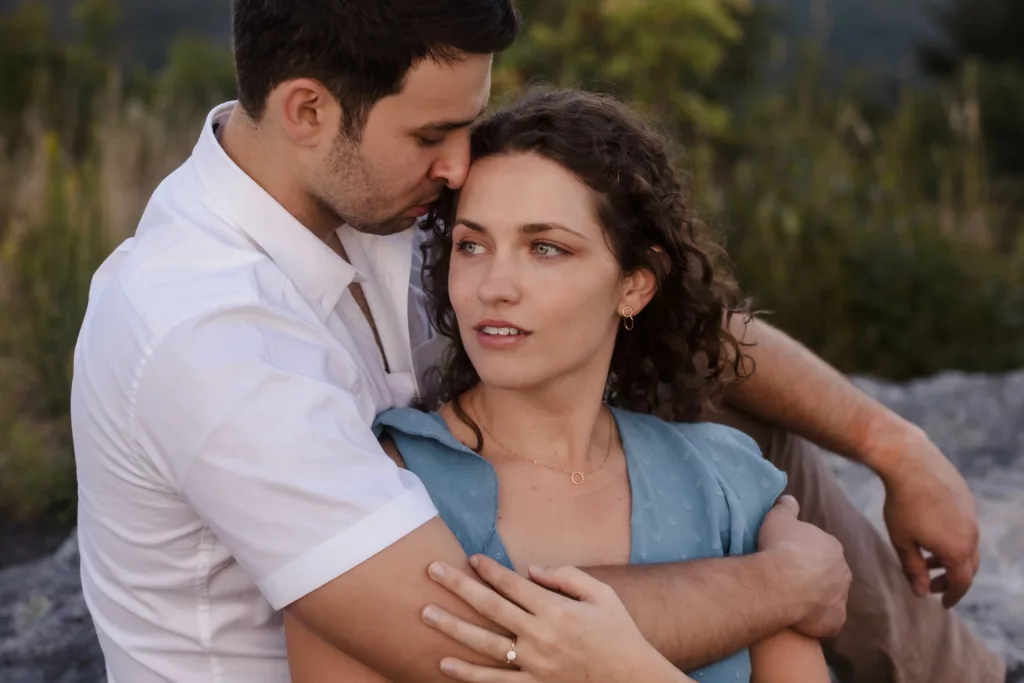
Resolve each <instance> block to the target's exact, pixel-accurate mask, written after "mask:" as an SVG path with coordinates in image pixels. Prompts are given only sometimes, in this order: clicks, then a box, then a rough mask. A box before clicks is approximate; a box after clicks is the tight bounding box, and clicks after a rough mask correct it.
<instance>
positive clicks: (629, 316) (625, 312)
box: [622, 306, 633, 330]
mask: <svg viewBox="0 0 1024 683" xmlns="http://www.w3.org/2000/svg"><path fill="white" fill-rule="evenodd" d="M622 317H623V318H624V319H625V320H623V323H622V324H623V327H625V328H626V330H631V329H633V309H632V308H630V307H629V306H626V307H624V308H623V309H622Z"/></svg>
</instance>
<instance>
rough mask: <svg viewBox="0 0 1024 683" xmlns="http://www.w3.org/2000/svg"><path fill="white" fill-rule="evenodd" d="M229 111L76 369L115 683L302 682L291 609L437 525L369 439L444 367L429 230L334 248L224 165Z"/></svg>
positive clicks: (88, 328) (92, 587)
mask: <svg viewBox="0 0 1024 683" xmlns="http://www.w3.org/2000/svg"><path fill="white" fill-rule="evenodd" d="M233 106H234V103H227V104H225V105H222V106H220V107H218V108H216V109H214V110H213V111H212V112H211V113H210V116H209V118H208V119H207V121H206V124H205V126H204V128H203V131H202V134H201V136H200V139H199V141H198V143H197V145H196V147H195V149H194V151H193V154H192V156H191V157H190V158H189V159H188V160H187V161H186V162H185V163H184V164H183V165H182V166H181V167H180V168H179V169H177V170H176V171H175V172H174V173H173V174H171V175H170V176H169V177H168V178H167V179H166V180H165V181H164V182H163V183H162V184H161V185H160V187H159V188H158V189H157V190H156V192H155V193H154V194H153V197H152V199H151V201H150V203H149V205H148V206H147V208H146V211H145V214H144V215H143V217H142V220H141V222H140V224H139V228H138V231H137V233H136V235H135V236H134V237H133V238H131V239H129V240H127V241H126V242H125V243H123V244H122V245H121V246H120V247H119V248H118V249H117V250H116V251H115V252H114V253H113V254H112V255H111V256H110V257H109V258H108V259H107V260H106V261H105V262H104V264H103V265H102V266H101V267H100V269H99V270H98V272H97V273H96V275H95V277H94V279H93V283H92V286H91V290H90V293H89V306H88V311H87V313H86V316H85V321H84V323H83V326H82V330H81V334H80V336H79V340H78V344H77V347H76V350H75V370H74V381H73V386H72V394H71V420H72V427H73V434H74V446H75V457H76V461H77V468H78V482H79V508H78V535H79V543H80V548H81V558H82V569H81V573H82V585H83V589H84V593H85V599H86V602H87V604H88V607H89V610H90V612H91V614H92V617H93V620H94V622H95V625H96V630H97V633H98V635H99V640H100V644H101V645H102V648H103V652H104V655H105V657H106V662H107V669H108V677H109V680H110V683H150V682H156V681H176V682H178V681H180V682H182V683H206V682H210V683H213V682H221V681H224V682H234V681H245V682H246V683H264V682H266V683H271V682H273V683H281V682H284V681H287V680H288V678H289V676H288V667H287V661H286V657H285V648H284V635H283V629H282V622H281V613H280V610H281V609H282V608H283V607H284V606H286V605H288V604H289V603H291V602H293V601H295V600H296V599H298V598H300V597H302V596H303V595H306V594H307V593H309V592H311V591H313V590H315V589H317V588H319V587H320V586H322V585H324V584H325V583H327V582H329V581H330V580H332V579H334V578H335V577H337V576H339V575H341V574H342V573H344V572H345V571H347V570H349V569H351V568H352V567H354V566H355V565H357V564H359V563H361V562H363V561H364V560H366V559H367V558H369V557H371V556H372V555H374V554H375V553H377V552H379V551H380V550H382V549H383V548H385V547H387V546H388V545H390V544H392V543H393V542H395V541H396V540H398V539H399V538H401V537H402V536H404V535H406V534H408V533H410V532H411V531H413V530H414V529H416V528H417V527H419V526H420V525H422V524H423V523H425V522H426V521H428V520H430V519H431V518H433V517H434V516H435V515H436V514H437V513H436V510H435V508H434V506H433V504H432V503H431V500H430V497H429V496H428V495H427V493H426V491H425V489H424V488H423V486H422V484H421V483H420V481H419V480H418V479H417V478H416V477H415V476H413V475H412V474H410V473H409V472H407V471H404V470H400V469H398V468H397V467H396V466H395V465H394V464H393V463H392V462H391V460H390V459H389V458H388V457H387V456H386V455H384V453H383V452H382V451H381V450H380V448H379V446H378V444H377V441H376V439H375V438H374V437H373V434H372V433H371V430H370V426H371V424H372V421H373V419H374V416H375V415H376V414H377V413H379V412H380V411H382V410H385V409H388V408H391V407H394V406H398V405H405V404H408V403H409V402H410V401H411V400H413V399H415V398H416V397H417V396H419V395H421V394H422V392H423V391H424V390H425V389H424V383H423V381H422V380H423V377H424V372H425V371H426V370H427V369H428V366H429V365H430V364H431V363H433V362H434V361H435V360H436V357H437V350H438V349H437V346H438V343H439V341H438V339H436V338H434V337H433V336H432V334H431V332H430V326H429V324H427V321H426V320H425V318H424V315H425V314H424V312H423V306H422V302H421V301H420V298H421V297H422V292H421V291H420V290H419V288H418V284H419V279H418V278H419V274H418V272H416V271H418V263H419V260H418V251H419V250H418V249H417V248H416V247H415V245H414V240H415V232H416V231H413V230H410V231H407V232H405V233H402V234H398V235H392V236H388V237H375V236H370V235H362V234H359V233H356V232H355V231H352V230H349V229H340V230H339V236H340V237H341V239H342V242H343V244H344V246H345V249H346V251H347V253H348V255H349V258H350V261H351V263H346V262H344V261H343V260H341V259H340V258H338V257H337V256H336V255H335V254H334V252H332V251H331V250H330V249H329V248H328V247H327V246H326V245H324V244H323V243H322V242H321V241H320V240H318V239H317V238H316V237H315V236H314V235H313V234H312V233H310V232H309V231H308V230H307V229H306V228H304V227H303V226H302V225H301V224H299V223H298V222H297V221H296V220H295V219H294V218H293V217H292V216H291V215H290V214H289V213H288V212H287V211H285V209H284V208H283V207H281V206H280V205H279V204H278V203H277V202H276V201H275V200H274V199H272V198H271V197H270V196H269V195H268V194H267V193H266V192H264V191H263V189H262V188H260V187H259V186H258V185H257V184H256V183H255V182H254V181H253V180H252V179H251V178H249V177H248V176H247V175H246V174H245V173H243V172H242V171H241V169H239V168H238V167H237V166H236V165H235V164H234V163H233V162H232V161H231V159H230V158H229V157H228V156H227V154H226V153H225V152H224V150H223V149H222V148H221V146H220V144H219V142H218V140H217V136H216V134H215V127H216V126H217V125H219V123H221V122H223V121H225V120H226V118H227V116H228V115H229V114H230V112H231V109H232V107H233ZM352 282H358V283H360V284H361V286H362V288H363V291H364V292H365V295H366V299H367V301H368V303H369V306H370V308H371V311H372V314H373V317H374V321H375V323H376V325H377V329H378V333H379V335H380V337H381V344H382V346H383V348H384V353H385V354H386V357H387V370H386V369H385V364H384V361H383V359H382V358H381V354H380V350H379V348H378V346H377V344H376V342H375V340H374V337H373V333H372V330H371V329H370V327H369V325H368V323H367V322H366V319H365V318H364V316H363V315H362V313H361V311H360V310H359V307H358V305H357V304H356V302H355V300H354V299H353V298H352V296H351V294H350V292H349V290H348V286H349V285H350V284H351V283H352Z"/></svg>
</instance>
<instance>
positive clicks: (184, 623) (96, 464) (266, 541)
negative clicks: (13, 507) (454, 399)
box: [72, 0, 1002, 683]
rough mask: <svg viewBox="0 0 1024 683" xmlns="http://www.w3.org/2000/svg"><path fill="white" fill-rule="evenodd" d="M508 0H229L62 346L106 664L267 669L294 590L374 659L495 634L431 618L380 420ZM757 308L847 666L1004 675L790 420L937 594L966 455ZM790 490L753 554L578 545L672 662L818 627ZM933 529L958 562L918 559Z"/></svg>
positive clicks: (898, 672) (124, 668)
mask: <svg viewBox="0 0 1024 683" xmlns="http://www.w3.org/2000/svg"><path fill="white" fill-rule="evenodd" d="M517 28H518V19H517V17H516V15H515V12H514V10H513V7H512V5H511V1H510V0H432V1H430V2H417V3H409V2H403V1H402V0H346V1H344V2H343V1H342V0H306V1H305V2H301V3H295V2H288V1H285V0H235V2H234V42H235V56H236V66H237V71H238V86H239V102H238V103H237V104H228V105H224V106H221V107H218V108H217V109H215V110H214V111H213V112H212V113H211V115H210V117H209V118H208V120H207V122H206V125H205V126H204V128H203V131H202V133H201V136H200V139H199V141H198V143H197V145H196V147H195V150H194V153H193V155H192V157H191V158H190V159H189V160H188V161H187V162H186V163H185V164H184V165H183V166H182V167H181V168H179V169H178V170H177V171H175V172H174V173H173V174H171V176H169V177H168V178H167V179H166V180H165V182H164V183H163V184H162V185H161V186H160V187H159V188H158V189H157V191H156V192H155V193H154V195H153V197H152V200H151V202H150V204H149V206H148V207H147V209H146V212H145V214H144V216H143V218H142V221H141V223H140V225H139V229H138V232H137V234H136V236H135V237H134V238H133V239H130V240H128V241H127V242H126V243H124V244H123V245H122V246H121V247H119V248H118V250H116V252H115V253H114V254H113V255H112V256H111V257H110V258H109V259H108V260H107V261H106V262H105V263H104V264H103V266H102V267H101V268H100V270H99V271H98V273H97V275H96V277H95V279H94V283H93V287H92V291H91V292H90V302H89V308H88V312H87V315H86V318H85V321H84V323H83V326H82V331H81V334H80V338H79V343H78V346H77V348H76V356H75V375H74V384H73V388H72V426H73V430H74V438H75V451H76V457H77V464H78V473H79V490H80V505H79V537H80V544H81V551H82V580H83V589H84V592H85V597H86V600H87V602H88V605H89V608H90V611H91V613H92V616H93V619H94V622H95V624H96V627H97V632H98V635H99V639H100V643H101V645H102V647H103V650H104V654H105V656H106V659H107V666H108V677H109V680H110V681H111V683H149V682H150V681H165V680H172V681H188V682H190V683H191V682H200V681H243V680H244V681H251V682H254V683H261V682H268V683H269V682H278V681H286V680H287V679H288V666H287V662H286V659H285V652H284V644H283V635H282V627H281V623H282V614H281V612H282V611H284V612H287V613H288V614H289V615H290V616H291V617H294V618H295V619H296V620H297V621H298V622H301V623H302V624H303V625H304V626H305V627H308V628H309V629H311V630H312V631H313V632H315V633H316V634H318V635H319V636H320V637H321V638H323V639H324V640H325V641H327V642H328V643H329V644H331V645H333V646H335V647H337V648H340V649H342V650H344V651H345V652H347V653H349V654H350V655H352V656H354V657H356V658H357V659H359V660H361V661H362V662H363V663H365V664H367V665H368V666H370V667H372V668H374V669H376V670H377V671H380V672H381V673H382V674H384V675H385V676H386V677H388V678H390V679H392V680H396V681H432V680H444V679H443V678H442V676H441V673H440V671H439V670H438V667H437V663H438V661H439V660H440V659H441V658H442V657H443V656H446V655H454V656H458V657H460V658H463V659H466V660H469V661H476V662H481V663H486V662H482V661H481V658H480V657H479V656H477V655H474V654H473V653H472V652H470V651H469V650H467V649H465V648H461V647H460V646H457V645H455V644H453V643H451V642H449V641H447V640H445V639H444V637H443V636H441V635H440V634H438V633H437V632H436V631H433V630H431V629H429V628H428V627H426V626H424V625H423V624H422V623H421V622H420V620H419V614H420V609H421V608H422V607H423V606H424V605H426V604H427V603H432V604H436V605H440V606H442V607H444V608H445V609H448V610H449V611H451V612H453V613H455V614H458V615H461V616H463V617H465V618H467V619H472V620H474V621H475V622H476V623H479V624H483V625H486V622H485V621H484V620H483V619H482V618H481V617H479V615H474V614H472V613H471V611H470V610H469V609H468V608H467V607H466V606H465V605H464V604H462V603H460V602H459V601H458V600H457V599H455V598H454V597H453V596H452V595H450V594H448V593H446V592H444V591H443V590H442V589H440V588H439V587H438V586H437V585H436V584H435V583H433V582H432V581H431V580H430V579H429V578H428V576H427V567H428V566H429V565H431V564H432V563H434V562H445V563H447V564H449V565H452V566H454V567H457V568H461V569H462V570H464V571H466V572H470V571H471V570H470V569H469V565H468V564H467V562H466V558H465V556H464V554H463V553H462V550H461V548H460V546H459V544H458V543H457V541H456V540H455V538H454V537H453V535H452V534H451V532H450V531H449V530H448V529H447V528H446V527H445V526H444V524H443V523H442V522H441V521H440V520H439V518H437V516H436V511H435V510H434V508H433V505H432V504H431V501H430V499H429V497H428V496H427V494H426V493H425V491H424V489H423V487H422V485H421V484H420V483H419V482H418V480H416V479H415V477H414V476H413V475H411V474H410V473H408V472H406V471H403V470H399V469H397V468H396V467H394V466H393V465H392V464H391V461H390V460H389V459H388V458H387V457H386V456H385V455H384V454H383V452H382V451H381V450H380V448H379V446H378V444H377V442H376V440H375V439H374V438H373V435H372V433H371V431H370V424H371V423H372V420H373V417H374V415H375V414H376V413H378V412H380V411H382V410H384V409H387V408H389V407H392V406H395V405H400V404H404V403H407V402H409V401H411V400H413V399H414V398H416V397H417V396H421V395H422V394H423V392H424V391H425V389H424V385H423V382H422V377H423V370H424V369H426V368H427V367H428V366H429V365H430V364H432V363H433V362H435V361H436V358H437V352H438V344H439V341H438V340H437V339H436V338H434V337H433V336H432V333H431V332H430V329H429V326H428V325H427V323H426V317H425V315H424V312H423V310H422V293H421V292H420V291H419V289H418V288H417V286H416V283H417V282H418V277H419V274H418V264H417V263H414V262H415V261H416V259H417V258H418V256H417V253H418V252H417V250H416V249H415V248H414V244H413V238H414V231H410V230H407V228H410V227H411V226H412V225H413V223H414V221H415V219H416V218H417V217H418V216H420V215H422V214H423V213H424V212H425V210H426V209H427V207H428V206H429V205H430V203H431V202H432V201H433V200H434V198H435V197H436V196H437V194H438V192H439V191H440V190H441V189H442V188H443V187H444V186H448V187H452V188H457V187H459V186H460V185H461V184H462V182H463V181H464V179H465V177H466V173H467V167H468V163H469V150H468V134H469V133H468V126H469V125H470V124H471V123H472V121H473V120H474V119H475V118H477V117H478V116H479V115H480V114H481V113H482V112H483V110H484V108H485V107H486V105H487V101H488V97H489V91H490V66H491V55H492V54H493V53H495V52H498V51H500V50H502V49H504V48H505V47H507V46H508V45H509V44H510V43H511V42H512V40H513V39H514V36H515V33H516V31H517ZM339 226H340V227H339ZM414 271H415V272H414ZM745 336H746V337H747V339H748V341H756V342H757V346H756V347H754V348H752V349H751V355H752V356H753V357H754V358H755V360H756V361H757V372H756V374H755V376H754V378H753V379H752V380H751V381H749V382H747V383H746V384H744V385H743V386H741V387H739V388H737V389H736V390H735V393H734V395H732V396H730V397H729V398H730V401H731V403H732V404H733V405H734V406H736V407H737V408H740V409H744V410H746V411H747V413H749V414H754V415H757V416H759V417H760V418H761V419H763V420H765V421H767V422H768V423H770V424H773V425H777V426H775V427H772V428H768V427H763V426H759V425H758V424H756V423H755V422H754V421H753V418H748V417H745V414H743V413H739V412H736V413H731V414H730V415H729V416H727V417H726V418H721V419H733V420H747V421H749V422H750V424H749V425H748V427H747V428H748V429H749V430H750V431H751V433H753V434H755V436H758V437H760V440H761V442H762V445H763V446H764V447H765V452H766V454H767V455H768V457H770V458H772V459H773V461H774V462H776V464H778V465H780V466H781V467H783V468H784V469H786V471H787V472H788V473H789V475H790V477H791V481H792V490H793V492H794V493H795V494H796V495H797V497H798V498H800V499H801V503H802V504H803V514H804V515H805V517H807V518H808V519H809V520H810V521H812V522H813V523H814V524H816V525H818V526H820V527H821V528H823V529H825V530H826V531H828V532H829V533H832V534H835V535H836V536H837V537H838V538H839V539H840V540H841V541H842V542H843V543H844V544H845V545H846V548H847V554H848V559H849V560H850V562H851V564H852V567H853V574H854V582H853V586H852V594H851V596H852V599H851V601H850V619H849V623H848V624H847V626H846V627H845V628H844V629H843V630H842V632H841V634H840V635H839V637H838V638H836V639H834V640H833V641H831V642H830V643H829V646H830V647H829V652H830V655H831V656H832V660H833V662H834V663H835V665H836V666H837V667H838V669H839V670H841V671H843V672H844V673H846V674H847V678H848V680H851V681H854V680H856V681H885V680H901V681H903V680H906V681H918V680H921V681H923V680H926V679H927V680H931V681H954V680H957V681H960V680H972V681H973V680H976V681H993V682H994V681H997V680H1000V678H1001V676H1002V673H1001V668H1000V667H1001V665H1000V664H999V662H998V661H997V660H995V659H994V658H993V657H991V655H989V654H988V653H986V652H985V651H984V650H983V648H981V647H980V645H979V644H978V643H977V642H976V641H975V640H973V639H972V638H971V637H970V635H969V634H968V633H967V632H966V630H965V629H964V627H963V626H962V625H961V624H960V623H959V622H958V621H957V620H955V619H954V618H953V617H952V616H951V615H949V614H948V613H945V612H943V611H942V610H941V608H940V607H939V606H938V605H936V604H934V603H932V602H930V601H925V600H919V599H916V598H914V597H913V595H912V593H911V592H910V590H909V589H908V587H907V584H906V581H905V580H904V579H903V576H902V574H901V570H900V569H899V565H898V563H897V562H896V561H895V557H894V556H893V555H892V553H891V551H890V550H889V549H888V548H887V547H886V546H885V545H884V544H883V542H882V541H881V539H880V538H879V537H878V536H877V535H876V534H875V533H874V532H873V531H872V530H871V529H870V527H869V525H868V524H867V522H866V521H865V520H864V519H863V518H862V517H860V516H858V515H857V513H856V512H855V511H854V510H853V509H852V508H851V507H850V505H849V504H848V503H847V502H845V499H844V498H843V497H842V495H841V493H840V492H839V490H838V488H837V486H836V484H835V482H834V480H833V479H832V478H831V477H830V476H829V474H828V472H827V470H826V469H825V466H824V464H823V463H822V462H821V460H820V459H818V458H817V457H816V456H815V454H814V452H813V448H812V447H810V446H809V445H808V443H807V442H805V441H802V440H800V439H797V438H796V437H792V436H789V434H788V432H787V431H785V430H792V431H794V432H796V433H799V434H801V435H803V436H804V437H806V438H808V439H810V440H813V441H815V442H816V443H818V444H820V445H822V446H824V447H827V448H831V449H833V450H836V451H838V452H840V453H843V454H845V455H848V456H850V457H853V458H856V459H859V460H861V461H863V462H865V463H866V464H868V465H869V466H871V467H873V468H874V469H875V470H876V471H877V472H879V473H880V474H881V475H882V476H883V478H884V479H885V481H886V485H887V490H888V494H889V495H888V498H887V521H888V523H889V527H890V530H891V532H892V537H893V540H894V543H895V544H896V546H897V548H898V549H899V550H900V553H901V558H902V561H903V566H904V569H905V570H906V571H907V573H908V576H909V577H910V578H911V579H912V581H913V583H914V586H915V589H916V590H917V592H918V594H919V595H924V594H925V593H927V592H928V590H929V589H931V590H933V591H935V592H939V593H943V594H944V597H945V601H946V604H947V605H952V604H954V603H955V602H956V601H957V600H959V598H960V597H961V596H962V595H963V593H964V592H965V591H966V590H967V589H968V588H969V586H970V584H971V581H972V578H973V575H974V573H975V571H976V570H977V528H976V523H975V519H974V512H973V507H972V502H971V498H970V495H969V492H968V491H967V488H966V486H965V484H964V482H963V481H962V479H960V477H959V476H958V475H957V474H956V472H955V470H953V468H952V467H951V466H950V465H949V463H948V462H947V461H946V460H945V459H944V458H943V457H942V455H941V454H940V453H939V452H938V451H937V450H936V449H935V448H934V446H932V445H931V444H930V442H929V441H928V440H927V438H926V437H925V436H924V434H923V433H922V432H921V431H920V430H918V429H916V428H914V427H912V426H911V425H909V424H907V423H906V422H904V421H902V420H901V419H899V418H898V417H896V416H895V415H893V414H892V413H890V412H889V411H887V410H885V409H884V408H883V407H881V406H879V405H877V404H876V403H874V402H872V401H870V400H868V399H867V398H866V397H864V396H863V395H861V394H860V393H858V392H857V391H856V390H854V389H853V388H852V387H851V386H850V385H849V384H848V383H846V382H845V381H844V380H843V378H842V377H840V376H839V375H838V374H837V373H835V372H834V371H832V370H831V369H830V368H828V367H827V366H826V365H824V364H823V363H822V362H821V361H819V360H818V359H816V358H815V357H814V356H813V355H811V354H810V353H809V352H807V351H806V350H804V349H803V348H801V347H800V346H798V345H797V344H796V343H795V342H793V341H792V340H790V339H789V338H787V337H786V336H784V335H783V334H782V333H780V332H778V331H776V330H774V329H772V328H770V327H768V326H767V325H765V324H763V323H757V324H755V325H753V326H752V327H751V329H750V330H748V331H747V332H746V335H745ZM793 377H798V378H800V383H799V384H796V383H793V382H791V381H789V378H793ZM787 514H788V513H786V512H785V510H777V511H774V512H773V513H772V515H771V516H770V517H769V519H768V520H767V521H766V528H767V529H768V530H769V532H770V533H767V534H764V536H765V539H767V540H766V541H765V546H764V547H763V550H764V551H765V552H763V553H760V554H758V555H755V556H751V557H744V558H733V559H728V560H712V561H706V562H693V563H689V564H685V565H666V566H664V567H659V568H656V570H655V571H656V572H657V573H656V574H652V573H651V570H650V568H647V571H645V572H644V574H643V575H642V576H641V575H639V574H637V573H636V572H634V571H632V570H631V569H630V568H597V569H592V570H588V571H590V572H591V573H593V574H594V575H595V576H597V577H598V578H600V579H602V580H604V581H606V582H607V583H608V584H610V585H611V586H612V587H613V588H614V589H615V590H616V592H617V593H618V594H619V596H620V597H621V598H622V599H623V601H624V603H625V604H626V606H627V607H628V608H629V610H630V613H631V614H632V615H633V617H634V619H635V620H636V621H637V624H638V626H640V628H641V630H642V631H643V633H644V635H645V636H646V637H647V638H648V640H650V641H651V642H652V643H653V644H654V645H655V646H657V647H658V648H659V649H660V650H661V651H662V652H663V653H664V654H665V655H666V656H667V657H668V658H669V659H671V660H672V661H673V662H676V663H677V664H679V665H680V666H687V667H689V666H696V665H698V664H701V663H704V662H707V661H712V660H714V659H716V658H718V657H720V656H722V655H723V654H725V653H727V652H730V651H733V650H735V649H738V648H740V647H743V646H745V645H747V644H749V643H751V642H753V641H755V640H757V639H759V638H760V637H762V636H764V635H766V634H768V633H772V632H774V631H777V630H780V629H781V628H784V627H787V626H794V627H795V628H797V629H799V630H802V631H803V632H805V633H807V634H808V635H812V636H815V637H825V636H833V635H835V634H836V633H837V632H839V629H840V626H841V625H842V623H843V620H844V617H845V612H844V610H845V609H846V600H845V598H846V589H847V580H848V579H847V573H846V566H845V564H844V562H843V558H842V551H841V550H840V549H839V548H838V546H837V544H835V542H834V541H833V540H832V539H831V538H830V537H828V536H826V535H825V534H823V533H821V532H820V531H818V530H817V529H815V528H814V527H813V526H811V525H808V524H802V523H798V522H796V520H794V519H792V518H790V519H787V518H786V515H787ZM922 550H926V551H930V552H931V553H934V554H935V557H936V560H935V563H936V564H939V563H941V565H942V566H943V567H944V568H945V570H946V573H945V577H944V578H941V579H937V580H935V581H934V582H932V583H931V584H930V585H929V583H928V581H929V578H928V566H927V564H926V560H925V559H924V556H923V555H922V552H921V551H922ZM766 585H771V587H772V590H771V591H768V592H767V593H769V594H765V593H766V592H765V591H760V593H759V594H755V593H757V588H756V587H757V586H766ZM755 598H756V599H755ZM354 613H372V614H375V615H379V618H377V619H373V620H368V621H365V620H364V621H359V622H358V623H357V621H356V620H354V619H346V615H349V614H354Z"/></svg>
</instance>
